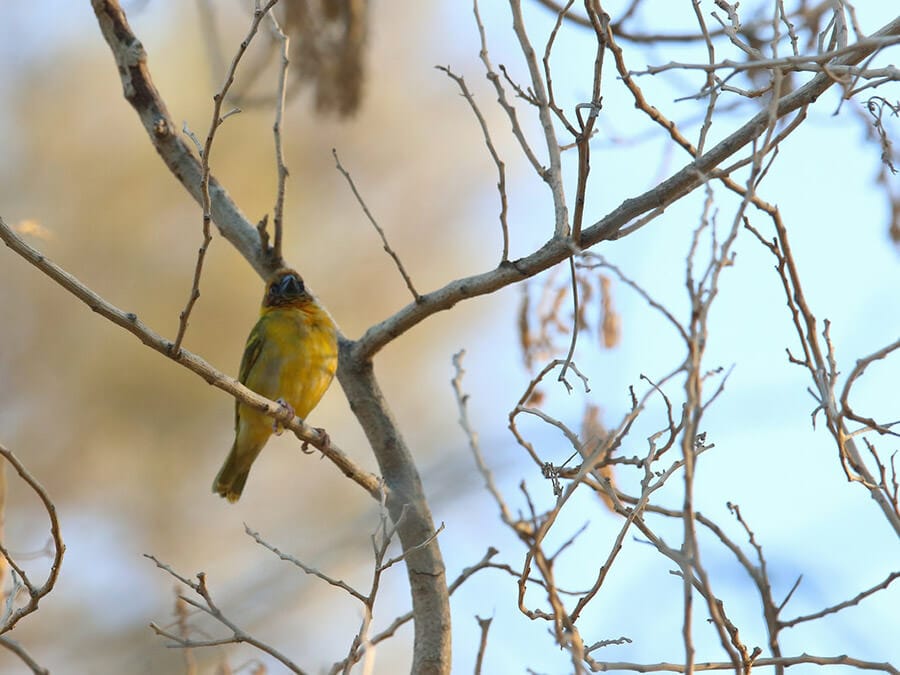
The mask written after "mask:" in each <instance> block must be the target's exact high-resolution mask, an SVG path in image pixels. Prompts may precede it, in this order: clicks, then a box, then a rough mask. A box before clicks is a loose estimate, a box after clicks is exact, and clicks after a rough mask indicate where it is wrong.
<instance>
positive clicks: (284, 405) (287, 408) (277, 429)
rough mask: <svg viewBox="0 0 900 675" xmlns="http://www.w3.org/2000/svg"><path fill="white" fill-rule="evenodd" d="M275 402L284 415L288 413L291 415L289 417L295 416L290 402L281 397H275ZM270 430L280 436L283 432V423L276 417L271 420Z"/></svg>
mask: <svg viewBox="0 0 900 675" xmlns="http://www.w3.org/2000/svg"><path fill="white" fill-rule="evenodd" d="M275 403H277V404H278V405H279V406H280V407H281V409H282V410H283V411H284V414H285V415H288V414H289V415H290V416H291V419H293V418H294V417H296V414H295V413H294V408H293V406H291V404H290V403H288V402H287V401H285V400H284V399H283V398H278V399H276V400H275ZM272 432H273V433H274V434H275V435H276V436H281V434H282V433H284V425H283V424H282V423H281V422H279V421H278V420H277V419H275V420H272Z"/></svg>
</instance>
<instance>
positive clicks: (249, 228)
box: [91, 0, 277, 278]
mask: <svg viewBox="0 0 900 675" xmlns="http://www.w3.org/2000/svg"><path fill="white" fill-rule="evenodd" d="M91 5H92V6H93V8H94V13H95V14H96V15H97V21H98V22H99V24H100V30H101V31H102V32H103V37H104V38H105V39H106V42H107V43H108V44H109V47H110V49H111V50H112V53H113V56H114V58H115V60H116V66H117V67H118V70H119V76H120V77H121V78H122V86H123V90H124V91H123V93H124V95H125V98H126V100H127V101H128V102H129V103H130V104H131V106H132V107H133V108H134V110H135V112H137V114H138V117H140V119H141V124H143V126H144V129H145V130H146V131H147V134H148V136H149V137H150V142H151V143H152V144H153V147H154V148H156V151H157V152H158V153H159V156H160V157H162V160H163V161H164V162H165V163H166V166H167V167H169V170H170V171H171V172H172V174H173V175H174V176H175V177H176V178H177V179H178V180H179V181H180V182H181V184H182V185H183V186H184V187H185V189H187V191H188V193H189V194H190V195H191V196H192V197H193V198H194V199H196V200H197V202H198V203H202V199H203V198H202V192H201V187H200V186H201V178H202V174H203V172H202V170H201V167H200V160H199V159H197V157H196V156H195V155H194V153H193V152H192V151H191V147H190V145H189V144H188V143H187V142H185V140H184V139H183V138H182V136H181V135H180V134H179V132H178V128H179V125H177V124H175V122H174V121H173V120H172V117H171V116H170V115H169V111H168V110H167V108H166V104H165V103H164V102H163V100H162V98H160V96H159V92H158V91H157V90H156V87H155V86H154V84H153V80H152V79H151V77H150V71H149V69H148V68H147V54H146V52H145V51H144V46H143V45H142V44H141V41H140V40H138V39H137V37H136V36H135V35H134V33H133V32H132V31H131V27H130V26H129V25H128V20H127V19H126V17H125V12H124V11H122V8H121V7H120V6H119V3H118V1H117V0H91ZM209 196H210V201H211V207H212V208H211V213H212V219H213V222H215V224H216V226H217V227H218V228H219V231H220V232H221V233H222V236H223V237H225V238H226V239H227V240H228V241H230V242H231V243H232V244H233V245H234V247H235V248H236V249H237V250H238V251H240V253H241V255H243V256H244V257H245V258H246V259H247V261H248V262H249V263H250V264H251V265H252V266H253V268H254V269H255V270H256V271H257V272H258V273H259V274H260V276H262V277H263V278H265V277H268V276H269V274H271V273H272V272H273V271H274V270H275V267H276V266H277V265H276V263H275V261H272V260H269V259H267V257H266V256H265V251H264V250H263V247H261V246H260V240H259V233H258V232H257V231H256V226H255V225H253V224H252V223H250V221H249V220H247V217H246V216H245V215H244V214H243V213H241V210H240V209H239V208H238V206H237V204H235V203H234V202H233V201H232V200H231V197H229V196H228V193H227V192H225V190H224V188H223V187H222V186H221V185H220V184H219V182H218V181H217V180H216V179H215V178H213V177H212V176H210V179H209Z"/></svg>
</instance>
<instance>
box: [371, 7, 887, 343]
mask: <svg viewBox="0 0 900 675" xmlns="http://www.w3.org/2000/svg"><path fill="white" fill-rule="evenodd" d="M898 34H900V17H897V18H896V19H894V20H893V21H891V22H890V23H888V24H887V25H886V26H884V27H883V28H882V29H881V30H880V31H878V32H877V33H875V34H874V35H873V36H872V37H884V36H888V35H898ZM875 49H876V47H874V46H872V42H867V43H865V44H864V45H862V46H860V47H859V48H858V49H854V50H853V51H851V52H849V53H847V54H846V55H844V56H842V57H840V58H838V59H835V60H834V62H833V63H831V64H829V67H831V66H832V65H834V66H846V65H855V64H857V63H859V62H860V61H862V60H863V59H865V58H866V57H867V56H870V55H871V54H872V52H873V51H874V50H875ZM834 84H835V80H834V79H833V78H832V77H831V76H829V75H828V74H827V73H820V74H819V75H816V76H815V77H814V78H812V80H810V81H809V82H808V83H807V84H805V85H804V86H802V87H800V88H798V89H797V90H796V91H794V92H793V93H791V94H789V95H788V96H785V97H784V98H782V99H780V100H779V102H778V105H777V107H776V108H775V109H774V111H771V110H769V109H768V108H766V109H764V110H761V111H760V112H759V113H758V114H756V115H755V116H754V117H752V118H751V119H750V120H749V121H748V122H746V123H745V124H744V125H743V126H742V127H740V128H739V129H737V130H736V131H735V132H734V133H732V134H731V135H730V136H728V137H727V138H725V139H724V140H722V141H721V142H720V143H718V144H717V145H716V146H714V147H713V148H712V149H710V150H709V151H708V152H706V153H704V154H703V155H701V156H700V157H698V158H697V159H696V160H695V161H693V162H691V163H690V164H688V165H687V166H685V167H684V168H682V169H681V170H680V171H677V172H676V173H674V174H673V175H672V176H670V177H669V178H668V179H666V180H665V181H663V182H662V183H660V184H659V185H657V186H656V187H654V188H653V189H651V190H647V191H646V192H644V193H643V194H641V195H639V196H637V197H634V198H632V199H626V200H625V201H624V202H622V203H621V204H620V205H619V206H618V207H617V208H615V209H613V210H612V211H611V212H610V213H608V214H607V215H606V216H604V217H603V218H602V219H601V220H599V221H597V222H596V223H594V225H592V226H591V227H589V228H587V229H586V230H584V231H583V232H582V235H581V242H580V244H581V246H582V248H589V247H591V246H594V245H595V244H597V243H599V242H601V241H607V240H610V239H616V238H617V235H618V233H619V231H620V230H621V229H622V228H623V227H624V226H626V225H627V224H628V223H629V222H631V221H632V220H634V219H636V218H639V217H640V216H642V215H644V214H646V213H648V212H650V211H652V210H654V209H662V208H665V207H667V206H668V205H670V204H672V203H674V202H675V201H677V200H678V199H680V198H681V197H683V196H684V195H686V194H688V193H690V192H691V191H692V190H694V189H696V188H697V187H699V186H700V185H702V184H703V183H704V182H705V181H706V180H707V179H708V178H709V177H710V176H711V175H715V174H714V171H715V169H716V167H718V166H719V165H720V164H721V163H722V162H724V161H725V160H726V159H728V158H729V157H731V156H733V155H735V154H736V153H737V152H739V151H740V150H741V149H743V148H744V147H746V146H747V145H748V144H749V143H751V142H752V141H754V140H755V139H757V138H759V137H760V136H762V135H763V134H765V133H766V131H767V129H768V128H769V125H770V123H771V117H770V116H771V115H772V113H773V112H774V115H775V117H776V118H778V119H780V118H783V117H785V116H786V115H789V114H791V113H793V112H795V111H797V110H799V109H800V108H802V107H804V106H807V105H809V104H811V103H813V102H815V101H816V99H818V98H819V96H821V95H822V94H823V93H824V92H825V91H826V90H827V89H828V88H830V87H831V86H832V85H834ZM571 251H572V249H571V244H570V242H569V241H568V240H567V239H551V240H550V241H549V242H547V243H546V244H545V245H544V246H542V247H541V248H540V249H538V250H537V251H535V252H534V253H532V254H531V255H528V256H526V257H524V258H520V259H518V260H515V261H512V262H511V263H508V264H501V265H500V267H498V268H497V269H493V270H490V271H488V272H484V273H481V274H476V275H473V276H470V277H465V278H462V279H457V280H455V281H452V282H450V283H449V284H447V285H446V286H444V287H443V288H440V289H438V290H436V291H433V292H431V293H426V294H425V295H423V296H421V298H420V299H419V301H417V302H415V303H411V304H409V305H407V306H405V307H404V308H403V309H401V310H400V311H399V312H397V313H396V314H394V315H393V316H391V317H388V318H387V319H385V320H384V321H382V322H381V323H379V324H376V325H375V326H372V327H371V328H370V329H369V330H368V331H366V333H365V334H364V335H363V336H362V337H361V338H360V339H359V341H358V343H357V344H356V346H355V348H354V349H355V350H356V352H357V354H358V356H360V357H366V356H371V355H372V354H374V353H376V352H377V351H378V350H380V349H381V348H382V347H384V346H385V345H386V344H387V343H388V342H390V341H391V340H392V339H393V338H395V337H397V336H398V335H401V334H403V333H405V332H406V331H408V330H409V329H410V328H412V327H413V326H415V325H417V324H418V323H420V322H421V321H423V320H424V319H426V318H427V317H429V316H431V315H432V314H435V313H437V312H440V311H443V310H446V309H450V308H451V307H453V306H454V305H455V304H456V303H458V302H459V301H461V300H465V299H467V298H472V297H476V296H479V295H486V294H488V293H492V292H494V291H496V290H499V289H500V288H503V287H505V286H508V285H510V284H513V283H516V282H518V281H521V280H522V279H527V278H529V277H532V276H534V275H536V274H538V273H540V272H542V271H544V270H546V269H548V268H550V267H552V266H553V265H556V264H557V263H560V262H562V261H563V260H565V259H566V258H567V257H568V256H569V255H571Z"/></svg>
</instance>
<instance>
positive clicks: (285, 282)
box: [213, 269, 337, 502]
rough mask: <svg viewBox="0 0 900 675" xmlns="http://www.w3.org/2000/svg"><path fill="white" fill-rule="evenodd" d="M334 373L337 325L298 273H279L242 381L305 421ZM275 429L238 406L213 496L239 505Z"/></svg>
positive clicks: (271, 284)
mask: <svg viewBox="0 0 900 675" xmlns="http://www.w3.org/2000/svg"><path fill="white" fill-rule="evenodd" d="M336 369H337V328H336V327H335V325H334V322H333V321H332V320H331V317H330V316H329V315H328V312H326V311H325V310H324V309H323V308H322V306H321V305H319V303H318V302H316V299H315V298H314V297H313V296H312V295H311V294H310V293H309V291H307V290H306V287H305V286H304V284H303V279H302V278H301V277H300V275H299V274H297V272H295V271H294V270H291V269H280V270H278V271H277V272H275V273H274V274H273V275H272V277H271V278H270V279H269V282H268V283H267V284H266V294H265V296H264V297H263V301H262V308H261V309H260V317H259V321H257V322H256V325H255V326H254V327H253V330H251V331H250V336H249V337H248V338H247V346H246V347H245V349H244V356H243V358H242V359H241V371H240V375H239V377H238V379H239V380H240V381H241V383H242V384H244V385H246V386H247V387H248V388H250V389H252V390H253V391H255V392H256V393H258V394H261V395H262V396H265V397H266V398H270V399H272V400H278V402H279V403H281V404H283V405H284V406H285V407H287V408H288V409H289V410H291V411H292V412H293V413H294V414H295V415H297V416H299V417H300V418H302V419H305V418H306V416H307V415H308V414H309V413H310V411H311V410H312V409H313V408H314V407H315V406H316V404H317V403H318V402H319V399H321V398H322V395H323V394H324V393H325V390H326V389H328V385H329V384H331V380H332V378H333V377H334V372H335V370H336ZM277 429H278V423H277V422H275V421H274V420H273V419H272V418H271V417H269V416H268V415H266V414H265V413H262V412H260V411H259V410H257V409H255V408H253V407H251V406H248V405H245V404H243V403H240V402H235V414H234V444H233V445H232V446H231V452H230V453H228V457H227V459H226V460H225V464H223V465H222V469H221V470H220V471H219V475H218V476H216V480H215V482H214V483H213V492H215V493H218V494H219V495H221V496H222V497H225V498H226V499H227V500H228V501H230V502H236V501H237V500H238V499H239V498H240V496H241V492H242V491H243V490H244V484H245V483H246V482H247V476H248V475H249V473H250V465H251V464H253V460H255V459H256V458H257V456H258V455H259V453H260V451H261V450H262V449H263V446H264V445H265V444H266V441H268V440H269V436H271V435H272V433H273V432H274V431H276V430H277Z"/></svg>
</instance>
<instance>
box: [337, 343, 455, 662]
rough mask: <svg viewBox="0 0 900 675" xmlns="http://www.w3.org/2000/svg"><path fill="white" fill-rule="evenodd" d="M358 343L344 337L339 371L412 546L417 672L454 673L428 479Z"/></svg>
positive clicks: (409, 564) (394, 514) (403, 536)
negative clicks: (426, 488)
mask: <svg viewBox="0 0 900 675" xmlns="http://www.w3.org/2000/svg"><path fill="white" fill-rule="evenodd" d="M353 346H354V343H353V342H350V341H347V340H342V341H341V345H340V351H341V355H340V359H339V366H338V373H337V375H338V380H339V381H340V383H341V386H342V387H343V388H344V393H345V394H346V395H347V400H348V401H349V402H350V407H351V408H352V409H353V413H354V414H355V415H356V417H357V419H359V422H360V424H361V425H362V428H363V430H364V431H365V433H366V437H367V438H368V439H369V443H370V444H371V446H372V448H373V449H374V451H375V456H376V458H377V459H378V466H379V468H380V469H381V474H382V476H384V481H385V485H386V487H387V490H388V497H387V507H388V510H389V511H390V514H391V518H393V520H394V522H395V523H398V527H397V533H398V535H399V536H400V541H401V543H402V544H403V550H404V551H406V552H407V555H406V569H407V574H408V575H409V585H410V591H411V593H412V602H413V614H414V615H415V618H416V622H415V650H414V656H413V666H412V672H413V673H417V674H419V673H422V674H423V675H429V674H432V673H435V674H436V673H449V672H450V596H449V592H448V590H447V579H446V573H445V570H444V561H443V559H442V558H441V551H440V547H439V546H438V544H437V539H436V538H434V533H435V527H434V522H433V520H432V518H431V512H430V511H429V508H428V503H427V501H426V499H425V493H424V492H423V490H422V481H421V480H420V478H419V474H418V472H417V471H416V465H415V462H414V461H413V457H412V455H411V453H410V451H409V448H408V447H407V446H406V442H405V441H404V440H403V437H402V436H401V435H400V432H399V431H398V427H397V423H396V421H395V420H394V418H393V415H392V414H391V411H390V410H389V409H388V407H387V403H386V402H385V400H384V397H383V396H382V394H381V390H380V388H379V387H378V382H377V381H376V380H375V375H374V372H373V368H372V362H371V361H369V360H360V359H358V358H356V357H355V356H354V354H353ZM401 513H402V514H403V518H402V519H401V518H400V516H401ZM398 521H399V522H398ZM423 542H427V543H426V544H425V545H423Z"/></svg>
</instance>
